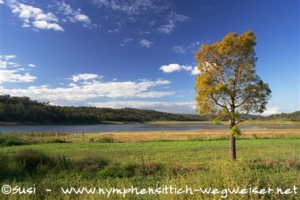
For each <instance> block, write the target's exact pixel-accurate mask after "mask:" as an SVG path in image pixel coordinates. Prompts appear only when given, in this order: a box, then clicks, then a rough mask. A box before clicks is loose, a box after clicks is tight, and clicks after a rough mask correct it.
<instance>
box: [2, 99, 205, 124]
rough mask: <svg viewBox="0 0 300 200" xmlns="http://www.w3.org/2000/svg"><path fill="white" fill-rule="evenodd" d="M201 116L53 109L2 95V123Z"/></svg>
mask: <svg viewBox="0 0 300 200" xmlns="http://www.w3.org/2000/svg"><path fill="white" fill-rule="evenodd" d="M204 120H206V118H204V117H200V116H199V115H197V114H195V115H189V114H172V113H165V112H158V111H153V110H141V109H134V108H122V109H112V108H97V107H83V106H81V107H74V106H53V105H49V103H44V102H43V103H41V102H37V101H36V100H31V99H30V98H29V97H12V96H10V95H0V122H1V123H11V122H14V123H20V124H99V123H105V122H107V121H115V122H150V121H204Z"/></svg>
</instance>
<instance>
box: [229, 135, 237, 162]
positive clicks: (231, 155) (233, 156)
mask: <svg viewBox="0 0 300 200" xmlns="http://www.w3.org/2000/svg"><path fill="white" fill-rule="evenodd" d="M229 158H230V160H235V159H236V150H235V137H234V136H233V134H232V133H230V150H229Z"/></svg>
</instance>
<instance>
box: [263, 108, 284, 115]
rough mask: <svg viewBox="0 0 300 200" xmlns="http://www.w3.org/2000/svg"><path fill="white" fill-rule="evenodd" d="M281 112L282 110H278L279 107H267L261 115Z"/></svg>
mask: <svg viewBox="0 0 300 200" xmlns="http://www.w3.org/2000/svg"><path fill="white" fill-rule="evenodd" d="M279 113H282V111H281V110H280V108H278V107H273V108H267V110H265V111H264V112H263V113H262V115H272V114H279Z"/></svg>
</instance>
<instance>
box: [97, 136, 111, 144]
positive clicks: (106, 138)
mask: <svg viewBox="0 0 300 200" xmlns="http://www.w3.org/2000/svg"><path fill="white" fill-rule="evenodd" d="M97 142H99V143H113V142H114V138H113V137H112V136H102V137H101V138H99V139H98V140H97Z"/></svg>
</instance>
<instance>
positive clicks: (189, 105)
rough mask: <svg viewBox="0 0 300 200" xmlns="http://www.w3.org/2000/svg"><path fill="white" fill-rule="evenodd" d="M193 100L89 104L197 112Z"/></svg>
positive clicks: (92, 104)
mask: <svg viewBox="0 0 300 200" xmlns="http://www.w3.org/2000/svg"><path fill="white" fill-rule="evenodd" d="M195 104H196V103H195V102H159V101H156V102H152V101H109V102H96V103H95V102H93V103H92V102H89V105H91V106H96V107H106V108H125V107H127V108H138V109H147V110H156V111H161V112H168V113H184V114H187V113H189V114H197V113H196V111H195Z"/></svg>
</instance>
